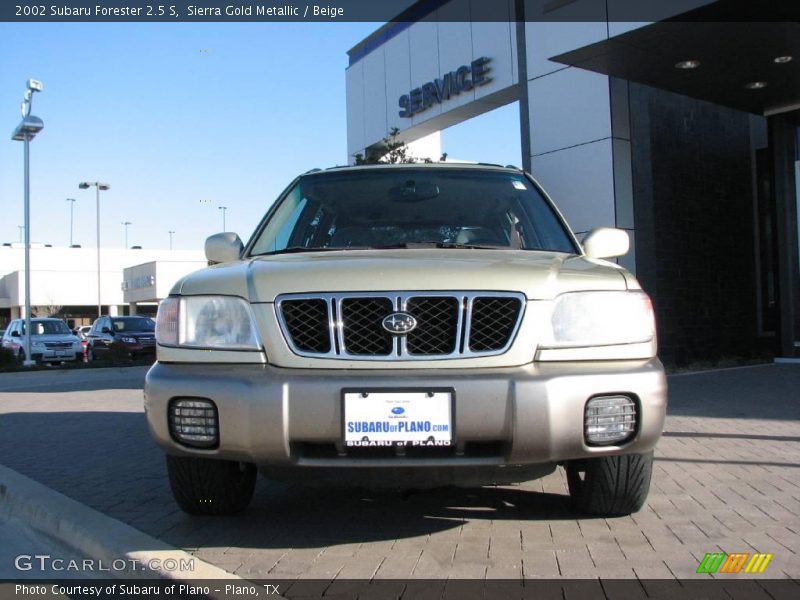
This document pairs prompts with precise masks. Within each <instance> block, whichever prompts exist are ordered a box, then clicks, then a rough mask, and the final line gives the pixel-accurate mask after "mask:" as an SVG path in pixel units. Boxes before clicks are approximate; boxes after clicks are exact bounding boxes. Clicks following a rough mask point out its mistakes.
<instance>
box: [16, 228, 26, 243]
mask: <svg viewBox="0 0 800 600" xmlns="http://www.w3.org/2000/svg"><path fill="white" fill-rule="evenodd" d="M17 229H19V243H20V244H21V243H22V234H23V232H24V231H25V225H17Z"/></svg>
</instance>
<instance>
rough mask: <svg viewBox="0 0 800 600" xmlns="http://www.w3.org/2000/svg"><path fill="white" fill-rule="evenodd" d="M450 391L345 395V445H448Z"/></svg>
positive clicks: (450, 418) (348, 393) (449, 436)
mask: <svg viewBox="0 0 800 600" xmlns="http://www.w3.org/2000/svg"><path fill="white" fill-rule="evenodd" d="M452 408H453V395H452V393H451V392H441V391H438V392H345V393H344V443H345V446H449V445H450V444H451V443H452V441H453V424H452Z"/></svg>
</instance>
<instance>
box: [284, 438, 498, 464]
mask: <svg viewBox="0 0 800 600" xmlns="http://www.w3.org/2000/svg"><path fill="white" fill-rule="evenodd" d="M291 451H292V455H293V456H296V457H298V458H303V459H306V460H328V461H330V460H341V459H353V458H357V459H365V460H376V459H393V460H402V459H406V458H456V457H458V458H497V457H502V456H505V455H506V453H507V451H508V445H507V443H506V442H505V441H502V440H488V441H483V442H466V443H464V444H463V445H461V446H456V445H452V446H432V447H428V446H405V447H395V446H377V447H366V448H365V447H356V448H351V447H347V446H341V445H340V446H338V447H337V444H336V443H334V442H296V443H293V444H292V446H291Z"/></svg>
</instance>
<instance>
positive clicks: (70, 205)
mask: <svg viewBox="0 0 800 600" xmlns="http://www.w3.org/2000/svg"><path fill="white" fill-rule="evenodd" d="M67 202H69V247H70V248H72V209H73V208H74V207H75V198H67Z"/></svg>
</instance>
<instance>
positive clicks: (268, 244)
mask: <svg viewBox="0 0 800 600" xmlns="http://www.w3.org/2000/svg"><path fill="white" fill-rule="evenodd" d="M307 205H308V200H307V199H306V198H304V197H303V195H302V193H301V192H300V186H295V188H294V189H293V190H292V191H291V192H290V193H289V195H288V196H287V197H286V198H284V200H283V202H282V203H281V205H280V206H279V207H278V209H277V210H276V211H275V213H273V215H272V218H270V220H269V223H268V224H267V227H266V228H265V229H264V232H263V233H262V234H261V237H260V239H259V240H258V242H257V243H256V245H255V246H254V247H253V254H261V253H263V252H275V251H277V250H283V249H284V248H286V247H287V246H288V245H289V240H290V238H291V237H292V233H293V232H294V231H295V227H296V226H297V220H298V219H299V218H300V215H301V214H302V213H303V210H304V209H305V208H306V206H307Z"/></svg>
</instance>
